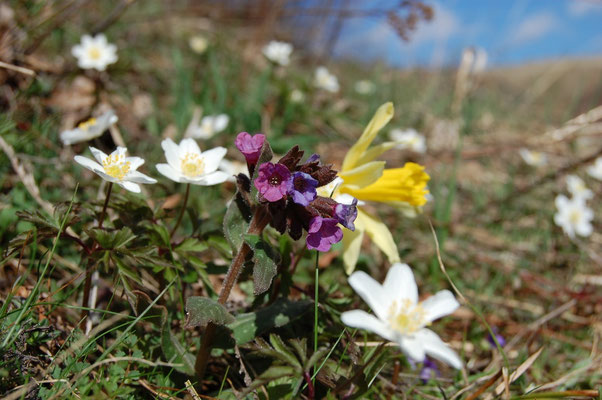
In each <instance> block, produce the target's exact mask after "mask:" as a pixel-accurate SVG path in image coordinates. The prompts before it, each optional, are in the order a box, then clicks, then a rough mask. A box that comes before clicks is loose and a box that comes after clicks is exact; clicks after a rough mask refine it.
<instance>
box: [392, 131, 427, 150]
mask: <svg viewBox="0 0 602 400" xmlns="http://www.w3.org/2000/svg"><path fill="white" fill-rule="evenodd" d="M389 138H390V139H391V140H392V141H394V142H397V146H395V148H397V149H410V150H412V151H415V152H416V153H424V152H426V139H425V138H424V136H423V135H421V134H420V133H418V132H416V130H415V129H406V130H401V129H393V130H392V131H391V132H389Z"/></svg>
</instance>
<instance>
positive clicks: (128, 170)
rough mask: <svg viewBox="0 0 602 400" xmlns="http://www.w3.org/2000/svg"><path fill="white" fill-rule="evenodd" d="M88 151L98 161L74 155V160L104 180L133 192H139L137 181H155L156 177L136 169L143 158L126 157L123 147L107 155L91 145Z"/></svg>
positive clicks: (142, 162) (142, 161)
mask: <svg viewBox="0 0 602 400" xmlns="http://www.w3.org/2000/svg"><path fill="white" fill-rule="evenodd" d="M90 151H91V152H92V154H93V155H94V158H96V160H97V161H98V163H97V162H95V161H92V160H90V159H89V158H86V157H82V156H75V162H77V163H78V164H80V165H82V166H83V167H85V168H88V169H89V170H90V171H92V172H94V173H95V174H97V175H99V176H100V177H101V178H102V179H104V180H105V181H109V182H113V183H116V184H118V185H119V186H121V187H122V188H124V189H126V190H129V191H130V192H134V193H140V186H139V185H138V183H157V180H156V179H153V178H151V177H150V176H146V175H144V174H143V173H141V172H138V171H136V169H138V167H140V166H141V165H142V164H144V160H143V159H142V158H140V157H126V156H125V153H126V152H127V149H126V148H125V147H121V146H119V147H117V150H115V151H114V152H112V153H111V155H108V156H107V155H106V154H105V153H103V152H102V151H100V150H98V149H96V148H94V147H91V146H90ZM99 163H100V164H99Z"/></svg>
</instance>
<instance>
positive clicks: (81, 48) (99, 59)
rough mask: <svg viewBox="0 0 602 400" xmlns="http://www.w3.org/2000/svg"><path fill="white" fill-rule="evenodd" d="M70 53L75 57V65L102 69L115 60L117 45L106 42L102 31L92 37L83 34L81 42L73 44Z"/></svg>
mask: <svg viewBox="0 0 602 400" xmlns="http://www.w3.org/2000/svg"><path fill="white" fill-rule="evenodd" d="M71 54H73V56H74V57H75V58H77V65H78V66H79V67H80V68H82V69H92V68H94V69H97V70H99V71H104V70H105V69H106V68H107V65H109V64H113V63H114V62H117V46H115V45H114V44H112V43H109V42H107V37H106V36H105V35H103V34H102V33H99V34H98V35H96V36H94V37H92V36H90V35H84V36H82V38H81V43H80V44H77V45H75V46H73V48H72V49H71Z"/></svg>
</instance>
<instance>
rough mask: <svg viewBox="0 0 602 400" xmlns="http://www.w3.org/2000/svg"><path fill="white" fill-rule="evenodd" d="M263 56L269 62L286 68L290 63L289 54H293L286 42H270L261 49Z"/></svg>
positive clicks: (290, 46)
mask: <svg viewBox="0 0 602 400" xmlns="http://www.w3.org/2000/svg"><path fill="white" fill-rule="evenodd" d="M262 51H263V55H264V56H265V57H266V58H267V59H268V60H270V61H272V62H274V63H276V64H278V65H282V66H286V65H288V64H289V62H290V58H291V53H292V52H293V45H292V44H290V43H286V42H278V41H276V40H272V41H271V42H270V43H268V44H267V45H265V46H264V47H263V50H262Z"/></svg>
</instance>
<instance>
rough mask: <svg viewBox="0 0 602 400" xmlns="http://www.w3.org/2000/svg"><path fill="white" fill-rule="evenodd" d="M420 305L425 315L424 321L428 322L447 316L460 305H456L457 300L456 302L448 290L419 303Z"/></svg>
mask: <svg viewBox="0 0 602 400" xmlns="http://www.w3.org/2000/svg"><path fill="white" fill-rule="evenodd" d="M420 305H421V306H422V308H423V310H424V311H425V313H426V315H425V319H426V320H427V321H428V322H432V321H434V320H436V319H439V318H441V317H443V316H445V315H449V314H451V313H453V312H454V311H455V310H456V309H457V308H458V307H460V303H458V300H456V298H455V297H454V295H453V294H452V292H450V291H449V290H442V291H440V292H437V293H436V294H435V295H434V296H431V297H429V298H428V299H426V300H425V301H423V302H422V303H420Z"/></svg>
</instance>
